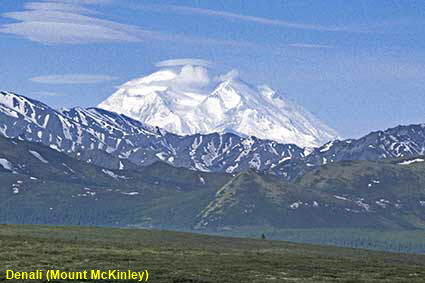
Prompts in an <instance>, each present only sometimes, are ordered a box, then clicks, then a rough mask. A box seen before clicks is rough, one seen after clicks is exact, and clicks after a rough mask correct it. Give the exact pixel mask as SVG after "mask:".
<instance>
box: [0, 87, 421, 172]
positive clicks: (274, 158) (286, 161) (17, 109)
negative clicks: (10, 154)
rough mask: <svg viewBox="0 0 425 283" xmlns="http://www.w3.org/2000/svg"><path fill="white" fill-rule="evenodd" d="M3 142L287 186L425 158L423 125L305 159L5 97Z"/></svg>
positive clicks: (259, 142)
mask: <svg viewBox="0 0 425 283" xmlns="http://www.w3.org/2000/svg"><path fill="white" fill-rule="evenodd" d="M0 135H2V136H5V137H8V138H19V139H21V140H25V141H30V142H37V143H41V144H44V145H47V146H49V147H51V148H53V149H55V150H57V151H60V152H63V153H66V154H68V155H69V156H71V157H74V158H76V159H78V160H83V161H86V162H88V163H92V164H95V165H98V166H101V167H105V168H109V169H131V168H133V167H134V166H146V165H149V164H152V163H154V162H155V161H159V160H160V161H164V162H166V163H168V164H170V165H172V166H175V167H184V168H189V169H192V170H197V171H209V172H227V173H236V172H241V171H245V170H247V169H249V168H255V169H256V170H258V171H260V172H263V173H267V174H273V175H277V176H281V177H282V178H284V179H286V180H294V178H296V177H299V176H301V175H303V174H304V173H305V172H308V171H310V170H312V169H314V168H316V167H318V166H321V165H324V164H327V163H333V162H336V161H341V160H380V159H386V158H400V157H405V158H409V157H415V156H418V155H424V154H425V125H409V126H398V127H395V128H392V129H388V130H385V131H378V132H373V133H370V134H369V135H366V136H365V137H363V138H360V139H349V140H343V141H339V140H335V141H332V142H329V143H327V144H325V145H323V146H321V147H318V148H315V149H313V150H312V151H311V152H310V153H309V154H308V155H306V153H305V152H306V151H305V150H304V149H303V148H301V147H298V146H297V145H294V144H282V143H278V142H275V141H271V140H263V139H259V138H256V137H241V136H238V135H236V134H233V133H212V134H194V135H188V136H179V135H176V134H173V133H169V132H167V131H165V130H163V129H160V128H157V127H151V126H147V125H145V124H144V123H142V122H140V121H137V120H135V119H132V118H129V117H127V116H125V115H122V114H117V113H114V112H110V111H107V110H103V109H99V108H88V109H84V108H81V107H75V108H71V109H60V110H55V109H52V108H50V107H49V106H48V105H46V104H44V103H42V102H39V101H36V100H33V99H30V98H27V97H25V96H21V95H17V94H14V93H11V92H0Z"/></svg>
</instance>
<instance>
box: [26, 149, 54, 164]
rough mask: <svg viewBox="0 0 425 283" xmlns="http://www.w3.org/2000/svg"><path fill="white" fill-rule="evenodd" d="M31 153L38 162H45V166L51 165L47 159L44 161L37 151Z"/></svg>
mask: <svg viewBox="0 0 425 283" xmlns="http://www.w3.org/2000/svg"><path fill="white" fill-rule="evenodd" d="M29 153H31V154H32V155H33V156H34V157H35V158H37V159H38V160H40V161H41V162H43V163H44V164H47V163H49V161H47V160H46V159H44V158H43V157H42V156H41V155H40V153H38V152H37V151H34V150H30V151H29Z"/></svg>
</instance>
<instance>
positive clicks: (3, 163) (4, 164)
mask: <svg viewBox="0 0 425 283" xmlns="http://www.w3.org/2000/svg"><path fill="white" fill-rule="evenodd" d="M0 165H1V166H2V167H3V168H4V169H6V170H13V165H12V163H11V162H10V161H9V160H7V159H5V158H0Z"/></svg>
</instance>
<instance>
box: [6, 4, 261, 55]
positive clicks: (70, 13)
mask: <svg viewBox="0 0 425 283" xmlns="http://www.w3.org/2000/svg"><path fill="white" fill-rule="evenodd" d="M109 2H111V1H108V0H75V1H72V2H71V1H64V0H62V1H61V0H56V1H55V0H50V1H49V0H47V1H39V2H30V3H28V4H26V5H25V9H26V10H25V11H19V12H9V13H4V14H2V16H3V17H6V18H9V19H13V20H16V21H18V22H16V23H8V24H3V25H2V26H0V33H8V34H14V35H18V36H22V37H25V38H27V39H29V40H31V41H35V42H40V43H46V44H63V43H65V44H81V43H95V42H143V41H146V42H152V41H171V42H181V43H188V44H196V45H199V44H215V45H226V46H245V47H250V46H251V47H252V46H254V44H250V43H245V42H239V41H235V40H224V39H214V38H206V37H197V36H188V35H179V34H168V33H164V32H159V31H153V30H147V29H143V28H141V27H139V26H135V25H129V24H122V23H118V22H115V21H111V20H106V19H102V18H100V17H99V16H98V15H100V13H99V12H97V11H94V10H92V9H89V8H87V5H89V4H90V5H92V4H106V3H109ZM111 3H112V2H111Z"/></svg>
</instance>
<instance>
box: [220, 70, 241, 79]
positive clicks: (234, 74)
mask: <svg viewBox="0 0 425 283" xmlns="http://www.w3.org/2000/svg"><path fill="white" fill-rule="evenodd" d="M237 77H239V70H237V69H232V70H230V71H229V72H227V73H226V74H224V75H219V76H218V77H217V80H219V81H228V80H231V79H235V78H237Z"/></svg>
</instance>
